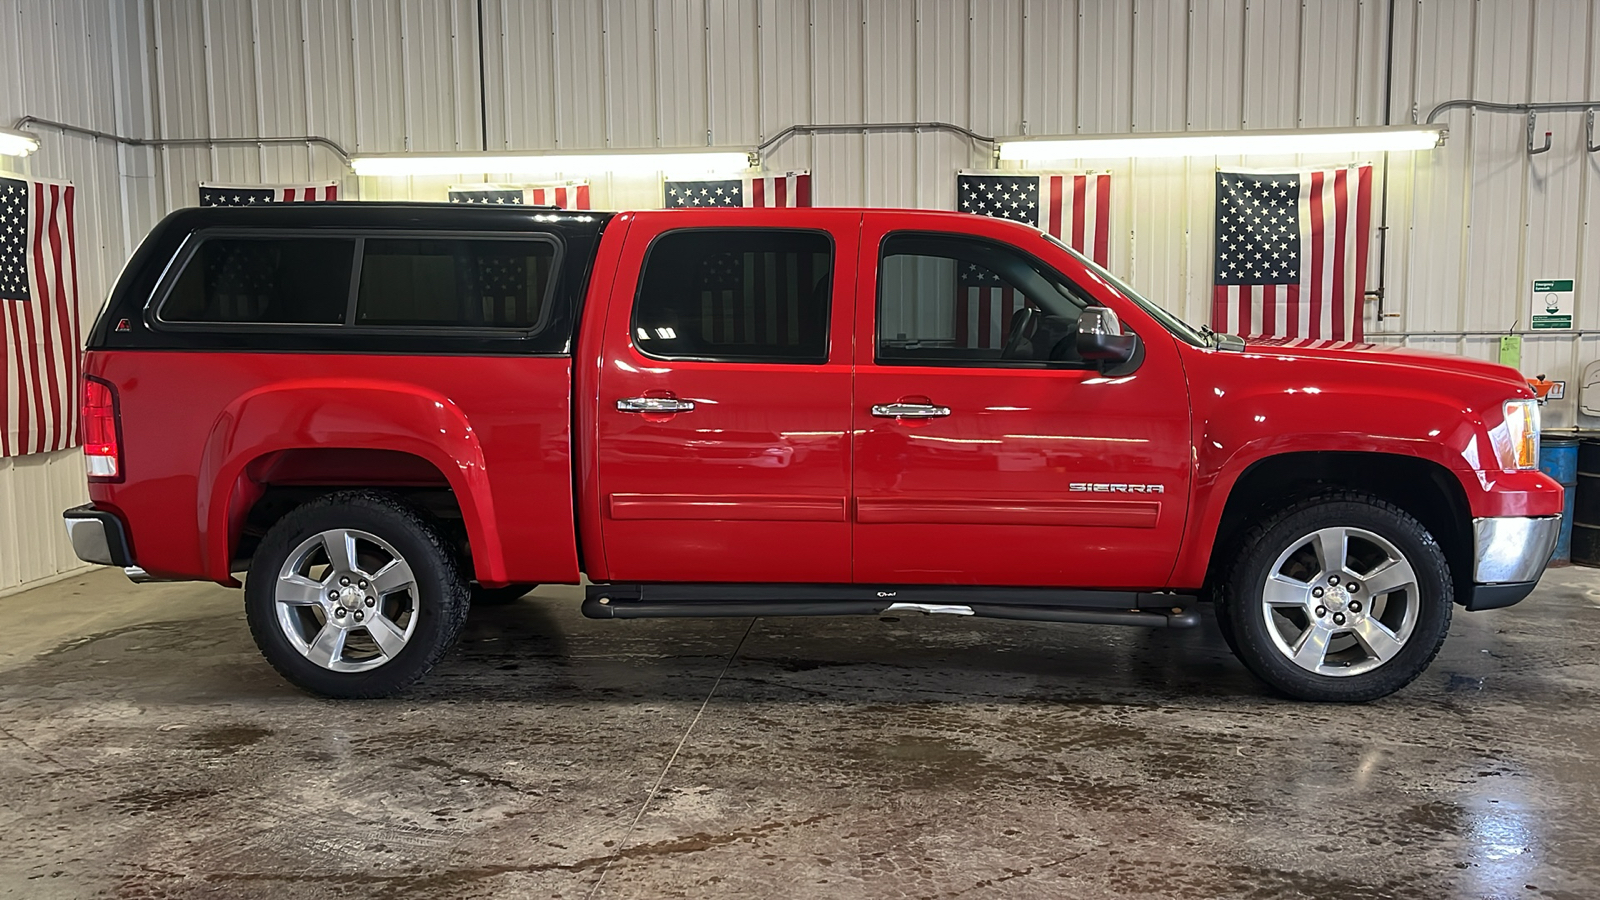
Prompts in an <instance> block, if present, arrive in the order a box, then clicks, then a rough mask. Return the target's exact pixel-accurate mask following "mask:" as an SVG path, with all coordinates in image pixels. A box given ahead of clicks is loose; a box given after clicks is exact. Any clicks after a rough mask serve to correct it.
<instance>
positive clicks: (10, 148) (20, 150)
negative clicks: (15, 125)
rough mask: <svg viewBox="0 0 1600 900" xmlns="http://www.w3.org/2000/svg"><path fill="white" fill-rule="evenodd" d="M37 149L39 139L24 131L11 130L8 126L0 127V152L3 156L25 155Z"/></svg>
mask: <svg viewBox="0 0 1600 900" xmlns="http://www.w3.org/2000/svg"><path fill="white" fill-rule="evenodd" d="M37 149H39V139H38V138H36V137H34V136H33V135H31V134H29V133H27V132H26V131H12V130H11V129H9V128H0V154H3V155H5V156H27V155H28V154H29V153H32V152H33V151H35V150H37Z"/></svg>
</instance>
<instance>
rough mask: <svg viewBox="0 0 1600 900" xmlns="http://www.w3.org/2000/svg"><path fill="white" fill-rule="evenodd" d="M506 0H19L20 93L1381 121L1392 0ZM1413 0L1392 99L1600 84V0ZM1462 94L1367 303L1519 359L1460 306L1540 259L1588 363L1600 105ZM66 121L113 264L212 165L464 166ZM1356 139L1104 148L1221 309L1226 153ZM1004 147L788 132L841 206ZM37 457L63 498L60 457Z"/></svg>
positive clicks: (438, 115)
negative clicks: (1219, 211)
mask: <svg viewBox="0 0 1600 900" xmlns="http://www.w3.org/2000/svg"><path fill="white" fill-rule="evenodd" d="M478 6H479V4H478V3H477V2H476V0H129V2H126V3H124V2H117V0H0V17H4V18H5V19H6V21H4V22H0V72H4V73H6V74H5V78H6V81H7V82H8V83H6V84H4V85H0V117H10V116H12V115H13V114H15V113H19V112H22V111H26V112H29V113H34V114H41V111H44V112H52V111H53V112H58V113H59V114H60V115H61V116H62V117H65V118H69V119H73V120H74V121H80V122H84V123H86V124H96V123H98V124H96V127H106V126H107V125H108V124H111V123H115V124H117V125H118V126H119V127H120V128H121V129H122V131H123V133H135V134H140V135H150V134H156V135H161V136H166V137H193V136H201V135H222V136H249V135H263V134H274V135H291V134H305V133H313V134H319V135H322V136H325V137H328V138H331V139H333V140H335V141H337V142H339V143H341V144H343V145H344V146H345V147H347V148H350V149H351V150H353V151H354V150H361V151H367V152H378V151H398V150H415V151H450V150H456V149H463V150H474V149H480V148H482V147H483V146H484V139H485V136H486V137H487V147H488V148H489V149H517V150H521V149H553V148H560V149H567V150H588V149H601V148H607V147H610V148H645V147H657V146H659V147H699V146H706V145H707V144H712V145H717V146H750V145H754V144H756V143H759V142H760V141H761V140H762V139H764V138H765V137H768V136H771V135H773V134H774V133H776V132H777V131H779V130H780V129H782V128H783V127H784V126H787V125H790V124H795V123H805V122H819V123H820V122H860V121H892V120H929V119H941V120H946V121H950V122H955V123H957V124H961V125H967V126H970V127H972V128H973V129H975V130H977V131H979V132H982V133H987V134H993V135H1016V134H1061V133H1124V132H1149V131H1170V130H1184V129H1192V130H1219V129H1238V128H1285V127H1295V126H1306V127H1313V126H1342V125H1376V124H1381V123H1382V122H1383V121H1384V120H1385V111H1384V89H1385V83H1386V71H1385V63H1386V60H1387V59H1388V56H1387V54H1386V52H1385V51H1386V44H1387V41H1388V39H1389V27H1388V23H1389V17H1390V8H1391V5H1390V3H1389V2H1388V0H1305V2H1298V0H1288V2H1284V0H1121V2H1112V0H654V2H650V0H483V3H482V7H483V10H484V19H485V21H484V28H483V33H484V37H485V40H484V42H483V46H484V52H483V54H482V60H481V62H480V59H479V53H478V47H479V41H478V26H477V10H478ZM18 10H20V11H22V15H19V16H15V17H14V16H12V12H14V11H18ZM52 13H53V19H54V20H55V21H53V22H52V23H51V24H50V25H48V26H47V25H46V24H45V22H44V21H43V20H45V19H51V18H52V16H51V14H52ZM1393 17H1394V29H1393V42H1394V47H1395V52H1394V54H1393V59H1394V67H1393V72H1392V101H1391V103H1390V104H1389V107H1390V108H1389V113H1390V118H1391V119H1392V120H1393V121H1395V122H1406V121H1410V120H1411V118H1412V115H1413V111H1414V110H1416V111H1420V113H1421V114H1422V115H1426V113H1427V111H1428V110H1429V109H1431V108H1432V106H1433V105H1434V104H1436V103H1438V102H1440V101H1442V100H1446V99H1450V98H1456V97H1467V96H1476V97H1480V98H1483V99H1490V100H1501V101H1528V100H1577V99H1583V98H1585V97H1595V98H1596V99H1600V84H1597V83H1596V81H1597V77H1600V47H1597V42H1600V0H1516V2H1513V0H1395V2H1394V3H1393ZM11 21H16V22H18V23H19V24H18V26H17V30H16V31H11V30H8V29H11V25H10V24H9V23H10V22H11ZM79 21H85V22H87V23H88V24H87V25H86V26H85V27H82V28H79V27H78V25H77V24H76V23H78V22H79ZM63 23H70V24H63ZM102 26H112V27H114V28H117V29H120V30H119V31H117V32H116V33H117V34H118V35H119V36H120V37H122V40H107V39H106V38H105V36H104V34H105V31H104V28H103V27H102ZM97 28H100V30H98V31H97V30H96V29H97ZM38 35H47V36H48V38H49V39H48V40H46V41H44V45H43V47H40V46H38V44H39V42H38V41H37V40H35V39H34V38H35V37H36V36H38ZM96 35H100V36H99V37H96ZM8 42H9V43H8ZM91 45H93V47H94V48H98V49H96V50H94V51H93V52H91ZM14 46H21V47H22V48H23V50H22V52H21V55H19V54H18V53H17V52H10V51H8V48H10V47H14ZM22 58H26V59H27V60H28V62H27V63H26V64H23V63H21V62H19V60H21V59H22ZM480 70H481V71H482V73H483V78H482V79H481V83H480V78H479V72H480ZM480 91H481V94H482V97H483V98H484V100H485V107H486V109H487V115H486V116H481V115H480V110H479V96H480ZM1445 121H1446V122H1447V123H1448V124H1449V125H1450V128H1451V134H1450V138H1449V141H1448V142H1447V144H1446V145H1445V147H1443V148H1442V149H1440V150H1437V151H1434V152H1431V153H1420V154H1394V155H1393V158H1392V159H1389V160H1388V161H1387V162H1388V176H1389V179H1388V181H1389V203H1388V212H1389V215H1388V223H1389V226H1390V232H1389V233H1390V236H1391V239H1390V242H1389V247H1388V254H1387V265H1386V272H1385V279H1384V281H1385V286H1386V288H1387V290H1388V297H1387V299H1386V302H1385V307H1384V309H1385V313H1386V314H1387V317H1386V318H1384V319H1382V320H1379V319H1377V318H1376V317H1375V313H1376V310H1375V309H1374V310H1371V314H1369V318H1368V331H1369V333H1380V332H1382V333H1387V334H1388V335H1390V337H1389V338H1388V339H1391V340H1406V341H1408V342H1410V343H1412V344H1415V345H1418V346H1424V347H1430V348H1434V349H1440V350H1445V351H1447V352H1460V353H1468V354H1472V355H1478V356H1491V355H1493V353H1494V347H1495V340H1496V339H1495V338H1494V337H1493V336H1491V335H1463V334H1459V333H1460V332H1481V331H1497V330H1503V329H1506V328H1510V327H1512V326H1513V325H1514V324H1516V323H1517V320H1518V318H1519V316H1520V319H1521V324H1520V325H1519V326H1518V327H1521V328H1526V327H1527V313H1526V306H1527V303H1528V296H1527V294H1528V283H1529V281H1531V280H1532V279H1533V278H1545V277H1574V278H1576V279H1577V282H1578V285H1577V286H1578V292H1579V296H1578V324H1579V327H1580V328H1581V329H1582V331H1581V332H1580V333H1579V334H1578V335H1572V334H1560V335H1541V336H1538V337H1530V338H1529V339H1528V340H1527V342H1526V344H1525V349H1524V357H1525V363H1524V370H1525V371H1527V372H1528V373H1529V374H1533V373H1535V372H1545V373H1547V374H1549V375H1550V376H1551V377H1566V378H1569V379H1575V378H1576V376H1577V370H1578V369H1579V368H1580V367H1581V366H1582V365H1583V364H1584V363H1586V362H1588V361H1591V360H1593V359H1595V358H1597V357H1600V254H1597V253H1596V250H1597V249H1600V248H1597V243H1596V242H1597V240H1600V238H1597V237H1596V236H1595V234H1594V233H1592V232H1591V231H1590V229H1589V226H1588V222H1589V218H1590V212H1591V210H1592V209H1593V208H1594V207H1595V205H1596V204H1597V203H1600V179H1597V178H1596V177H1595V175H1596V174H1600V158H1597V157H1596V156H1594V155H1592V154H1588V153H1587V152H1585V150H1584V149H1583V146H1582V141H1583V117H1582V114H1579V113H1573V114H1563V115H1552V116H1547V117H1543V118H1541V120H1540V129H1539V130H1540V131H1541V132H1543V131H1544V130H1546V129H1549V130H1551V131H1553V132H1554V133H1555V145H1554V149H1553V150H1552V151H1551V152H1549V153H1546V154H1542V155H1539V156H1536V157H1531V158H1530V157H1529V156H1528V155H1527V154H1526V152H1525V150H1524V149H1523V136H1524V130H1525V127H1526V122H1525V120H1524V119H1523V118H1521V117H1518V116H1508V115H1495V114H1488V113H1479V114H1472V113H1468V112H1454V113H1451V114H1449V116H1448V117H1447V118H1446V119H1445ZM46 138H47V139H46V147H45V149H44V150H43V151H41V152H40V153H39V154H37V155H36V156H35V157H34V158H33V159H31V160H29V161H28V163H27V165H30V166H34V167H36V168H38V170H39V171H40V172H41V173H43V174H51V175H55V176H57V177H71V178H74V179H75V180H77V181H79V183H80V184H83V183H86V182H89V181H91V180H92V179H98V181H96V182H95V183H96V184H99V185H101V186H102V187H103V188H105V189H107V190H111V191H112V193H111V194H109V195H107V196H108V197H109V198H110V199H112V200H115V199H116V197H117V194H116V191H115V189H116V186H117V185H116V182H117V176H118V175H119V174H120V176H121V181H122V183H121V189H120V198H121V200H122V201H123V202H124V204H125V212H122V213H120V217H119V215H118V214H112V213H106V214H105V215H107V216H108V217H109V218H106V219H105V222H106V223H107V226H106V227H105V228H104V229H102V232H101V235H100V237H99V238H98V239H99V240H100V241H101V244H102V247H103V249H102V252H103V254H104V255H103V258H102V259H101V260H99V261H98V262H97V263H96V265H98V271H97V272H95V273H93V274H91V273H85V281H86V282H87V283H89V284H94V285H99V286H103V285H104V284H105V280H106V279H109V277H110V273H111V272H112V271H114V270H115V268H116V266H117V265H118V264H120V261H121V260H122V259H123V258H124V257H125V256H126V254H127V253H128V252H129V250H130V249H131V246H132V242H133V241H134V240H136V239H137V237H138V236H139V235H141V234H142V233H143V232H144V230H146V229H148V227H149V226H150V225H151V224H153V223H154V221H155V219H156V218H158V217H159V216H160V215H161V214H163V213H165V212H166V211H167V210H169V209H172V208H176V207H178V206H184V205H189V204H192V203H194V202H195V201H196V185H197V184H198V183H199V182H201V181H221V182H238V183H255V182H268V183H270V182H290V181H302V180H322V179H329V178H338V179H341V180H343V181H344V184H345V193H346V196H352V195H359V196H360V197H361V198H363V199H388V198H405V197H412V198H415V199H430V200H442V199H443V198H444V188H445V186H446V185H447V184H449V183H451V182H452V181H456V180H467V179H453V178H449V177H439V178H432V179H360V180H359V181H358V180H357V179H355V178H353V177H350V176H349V175H348V173H346V172H345V171H344V170H343V168H342V167H341V166H340V165H339V163H338V161H337V160H336V159H335V158H334V157H333V156H332V155H331V154H330V153H328V152H327V151H325V150H323V149H320V148H315V147H305V146H275V147H269V148H265V149H256V148H254V147H249V148H237V147H219V148H214V149H207V148H182V149H171V150H167V151H161V152H158V151H150V150H140V151H130V150H124V151H123V152H122V154H121V160H120V168H118V165H119V163H118V162H117V155H116V153H115V152H114V151H112V150H110V149H109V148H96V147H94V146H93V143H92V142H85V141H82V140H79V139H73V138H59V137H54V136H51V135H48V134H47V135H46ZM74 154H76V155H74ZM1351 159H1354V157H1350V156H1344V157H1313V156H1306V157H1299V158H1287V159H1261V158H1251V159H1249V160H1237V159H1224V160H1216V159H1194V160H1186V161H1175V162H1173V161H1141V162H1137V163H1135V162H1133V161H1129V160H1120V161H1117V160H1113V161H1109V162H1107V161H1093V162H1092V165H1093V166H1094V167H1096V168H1110V169H1112V170H1113V171H1114V172H1116V173H1117V174H1118V175H1119V176H1120V177H1119V178H1118V179H1117V181H1116V184H1115V188H1114V190H1115V191H1116V197H1115V203H1114V212H1113V224H1114V228H1115V240H1114V242H1113V267H1114V268H1116V269H1118V270H1119V271H1122V272H1124V273H1127V274H1129V275H1131V277H1132V279H1133V280H1134V281H1135V283H1137V284H1139V285H1140V286H1142V287H1144V288H1146V289H1147V292H1148V293H1149V294H1150V295H1151V296H1153V297H1155V298H1157V299H1159V300H1161V301H1162V302H1164V303H1166V304H1167V305H1168V306H1170V307H1171V308H1173V309H1175V310H1177V311H1180V312H1181V313H1183V314H1184V315H1186V316H1187V317H1188V318H1190V319H1191V320H1195V321H1204V320H1205V319H1206V317H1207V315H1208V311H1209V296H1210V292H1211V271H1210V256H1211V240H1212V235H1211V232H1210V228H1211V226H1210V219H1211V216H1212V214H1213V213H1212V204H1213V199H1212V190H1213V189H1212V184H1213V172H1214V169H1215V167H1216V166H1217V165H1218V164H1236V163H1248V164H1249V165H1254V166H1266V165H1272V164H1280V163H1281V164H1295V163H1306V164H1313V163H1324V162H1328V163H1331V162H1341V161H1349V160H1351ZM1374 161H1375V162H1376V163H1378V164H1379V165H1380V166H1381V165H1382V164H1383V163H1384V162H1385V160H1384V159H1383V158H1382V157H1381V156H1379V157H1377V158H1375V159H1374ZM988 164H989V158H988V151H987V147H985V146H975V145H973V144H971V143H969V142H968V141H965V140H963V139H960V138H956V137H952V136H950V135H946V134H939V133H927V134H921V135H913V134H888V135H885V134H875V135H866V136H861V135H829V136H817V137H797V138H794V139H792V140H790V141H788V142H787V143H785V144H784V145H782V146H781V147H779V148H778V149H777V150H776V151H775V152H774V153H772V154H771V156H770V157H769V159H768V166H769V168H772V169H778V170H781V169H788V168H809V169H811V170H812V172H813V173H814V178H813V184H814V195H815V199H816V202H817V203H819V204H869V205H887V206H923V207H935V208H950V207H951V206H952V205H953V202H954V196H955V183H954V179H955V172H956V170H958V169H962V168H981V167H985V166H987V165H988ZM1085 165H1090V163H1085ZM489 180H494V179H493V177H492V176H491V178H490V179H489ZM658 190H659V189H658V187H657V186H656V184H655V183H654V182H653V181H650V180H647V179H637V178H635V179H599V180H598V181H597V182H596V184H595V188H594V191H593V195H594V201H595V205H596V206H597V207H599V208H607V207H610V208H619V207H627V206H650V205H656V204H658V203H659V193H658ZM107 208H108V209H110V208H111V207H107ZM1375 219H1376V216H1375ZM112 226H115V227H112ZM85 256H86V257H87V256H88V253H87V252H86V253H85ZM1374 259H1375V257H1374ZM1377 277H1378V276H1377V273H1376V272H1374V273H1373V276H1372V286H1376V284H1377ZM96 279H99V280H96ZM99 296H100V293H99V292H98V291H97V292H96V293H94V294H92V295H91V294H88V293H87V292H86V299H88V300H90V301H92V302H97V301H98V298H99ZM1573 387H1574V388H1575V387H1576V385H1575V384H1574V385H1573ZM1572 393H1573V394H1575V393H1576V391H1575V390H1574V391H1572ZM1575 407H1576V403H1575V401H1573V400H1567V401H1561V402H1557V403H1553V404H1551V406H1550V407H1548V408H1547V421H1548V422H1551V423H1556V424H1561V423H1571V422H1572V421H1574V416H1573V410H1574V409H1575ZM1585 424H1592V425H1600V422H1588V421H1586V422H1585ZM6 465H9V466H11V467H12V468H16V467H17V466H18V465H19V464H18V463H11V464H4V463H0V467H3V466H6ZM4 471H5V470H4V469H3V468H0V478H3V477H5V476H4V474H3V472H4ZM62 477H63V478H65V476H64V475H63V476H62ZM11 478H12V481H13V483H14V485H15V484H21V485H23V488H21V489H26V490H28V491H33V492H34V495H37V493H38V491H39V490H41V488H40V487H39V485H42V484H43V483H44V482H43V480H42V479H44V478H45V476H43V475H26V476H24V475H22V474H21V473H13V474H12V476H11ZM64 483H65V482H63V484H64ZM18 489H19V488H18V487H15V486H13V487H12V490H13V492H15V491H16V490H18ZM4 490H5V488H3V487H0V492H3V491H4ZM52 502H53V501H52ZM15 507H17V504H15V503H9V502H7V500H6V499H5V496H4V494H3V493H0V523H4V522H5V521H6V519H5V518H4V517H5V515H6V514H7V513H6V512H5V511H6V510H8V509H10V510H12V511H11V513H10V515H11V516H12V518H13V519H17V520H18V522H19V524H18V525H17V526H15V527H23V526H24V524H25V523H22V522H21V521H20V519H19V514H18V513H17V512H16V510H15ZM26 518H28V520H29V521H32V518H33V517H32V514H31V513H30V514H29V516H28V517H26ZM45 524H47V526H48V528H49V529H51V530H52V533H53V531H54V529H56V528H57V526H56V524H55V522H54V519H53V518H51V519H50V521H49V522H48V523H45ZM45 524H41V527H45ZM13 540H14V539H13ZM6 558H7V554H6V545H5V543H4V542H3V539H0V585H3V584H5V583H6V582H5V579H6V578H7V577H14V576H8V575H7V574H6V571H7V569H8V565H7V564H6V562H5V559H6ZM36 571H38V569H37V567H34V568H29V569H27V572H29V573H32V572H36Z"/></svg>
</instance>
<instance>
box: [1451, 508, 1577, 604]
mask: <svg viewBox="0 0 1600 900" xmlns="http://www.w3.org/2000/svg"><path fill="white" fill-rule="evenodd" d="M1560 531H1561V517H1560V516H1489V517H1485V518H1479V519H1473V520H1472V543H1473V556H1472V580H1473V582H1474V586H1473V590H1472V597H1471V599H1469V600H1468V601H1467V604H1466V606H1467V609H1469V610H1479V609H1499V608H1500V607H1503V606H1510V605H1511V604H1513V603H1516V602H1518V601H1519V600H1521V599H1522V598H1524V597H1526V596H1528V594H1529V593H1530V592H1532V590H1533V587H1534V585H1535V584H1537V583H1538V582H1539V576H1541V575H1543V574H1544V570H1545V567H1546V566H1547V565H1549V564H1550V553H1551V551H1553V550H1554V549H1555V546H1556V538H1557V536H1558V535H1559V533H1560Z"/></svg>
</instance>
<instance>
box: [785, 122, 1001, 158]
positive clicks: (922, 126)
mask: <svg viewBox="0 0 1600 900" xmlns="http://www.w3.org/2000/svg"><path fill="white" fill-rule="evenodd" d="M875 131H948V132H950V133H952V134H959V135H961V136H962V137H965V138H969V139H971V140H974V141H980V142H982V143H985V144H990V145H995V144H998V143H999V139H998V138H993V137H990V136H989V135H986V134H979V133H977V132H976V131H973V130H972V129H970V128H964V127H962V126H960V125H956V124H953V123H950V122H848V123H846V122H839V123H829V124H810V125H790V126H789V127H788V128H785V129H783V130H782V131H780V132H778V133H777V134H775V135H773V136H772V137H769V138H767V139H766V140H764V141H762V142H761V144H760V145H759V146H757V147H756V152H757V153H765V152H766V151H767V150H769V149H771V148H773V147H776V146H777V145H779V144H781V143H783V142H784V141H786V140H788V139H789V138H791V137H794V136H795V135H797V134H824V133H842V134H870V133H872V132H875Z"/></svg>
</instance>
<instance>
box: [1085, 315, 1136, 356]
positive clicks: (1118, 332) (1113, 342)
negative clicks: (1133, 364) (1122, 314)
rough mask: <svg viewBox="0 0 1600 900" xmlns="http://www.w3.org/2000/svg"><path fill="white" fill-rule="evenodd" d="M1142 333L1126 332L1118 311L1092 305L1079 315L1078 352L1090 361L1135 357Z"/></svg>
mask: <svg viewBox="0 0 1600 900" xmlns="http://www.w3.org/2000/svg"><path fill="white" fill-rule="evenodd" d="M1138 348H1139V336H1138V335H1136V334H1123V333H1122V322H1121V321H1120V320H1119V319H1118V318H1117V314H1116V313H1114V312H1112V311H1111V310H1109V309H1106V308H1105V307H1102V306H1091V307H1089V308H1088V309H1085V310H1084V311H1083V312H1082V313H1080V314H1079V316H1078V355H1079V356H1081V357H1083V358H1084V359H1086V360H1089V361H1090V362H1099V363H1121V362H1127V361H1128V360H1130V359H1132V358H1133V354H1134V351H1135V350H1137V349H1138Z"/></svg>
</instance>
